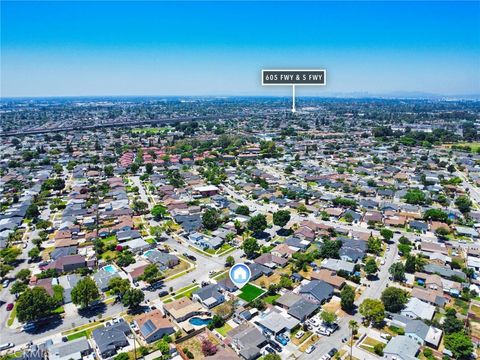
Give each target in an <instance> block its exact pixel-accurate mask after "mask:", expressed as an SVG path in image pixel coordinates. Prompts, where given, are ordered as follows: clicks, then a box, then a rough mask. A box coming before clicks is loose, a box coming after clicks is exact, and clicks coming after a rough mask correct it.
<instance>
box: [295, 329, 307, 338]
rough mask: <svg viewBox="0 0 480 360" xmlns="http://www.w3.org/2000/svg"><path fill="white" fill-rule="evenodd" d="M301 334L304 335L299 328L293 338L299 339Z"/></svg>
mask: <svg viewBox="0 0 480 360" xmlns="http://www.w3.org/2000/svg"><path fill="white" fill-rule="evenodd" d="M303 335H305V331H302V330H300V331H298V332H297V333H296V334H295V339H301V338H302V336H303Z"/></svg>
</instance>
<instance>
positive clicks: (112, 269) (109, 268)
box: [102, 265, 117, 274]
mask: <svg viewBox="0 0 480 360" xmlns="http://www.w3.org/2000/svg"><path fill="white" fill-rule="evenodd" d="M102 269H103V270H105V271H106V272H109V273H110V274H115V273H116V272H117V269H115V266H113V265H107V266H104V267H103V268H102Z"/></svg>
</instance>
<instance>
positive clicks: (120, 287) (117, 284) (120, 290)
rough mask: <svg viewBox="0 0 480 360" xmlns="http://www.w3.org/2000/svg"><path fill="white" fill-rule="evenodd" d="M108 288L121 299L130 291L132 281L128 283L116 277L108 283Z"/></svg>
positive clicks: (126, 280)
mask: <svg viewBox="0 0 480 360" xmlns="http://www.w3.org/2000/svg"><path fill="white" fill-rule="evenodd" d="M108 288H109V289H110V292H111V293H112V294H113V295H115V296H117V297H118V298H119V299H121V298H122V297H123V295H124V294H125V293H126V292H127V290H128V289H130V281H128V279H122V278H120V277H114V278H111V279H110V281H109V282H108Z"/></svg>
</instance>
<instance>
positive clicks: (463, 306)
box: [454, 299, 468, 315]
mask: <svg viewBox="0 0 480 360" xmlns="http://www.w3.org/2000/svg"><path fill="white" fill-rule="evenodd" d="M454 307H455V309H456V310H457V311H458V312H459V313H460V314H462V315H467V313H468V302H466V301H463V300H461V299H455V301H454Z"/></svg>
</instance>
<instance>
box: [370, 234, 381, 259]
mask: <svg viewBox="0 0 480 360" xmlns="http://www.w3.org/2000/svg"><path fill="white" fill-rule="evenodd" d="M381 251H382V242H381V241H380V239H377V238H375V237H373V236H370V237H369V238H368V241H367V252H369V253H371V254H375V255H378V254H380V252H381Z"/></svg>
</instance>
